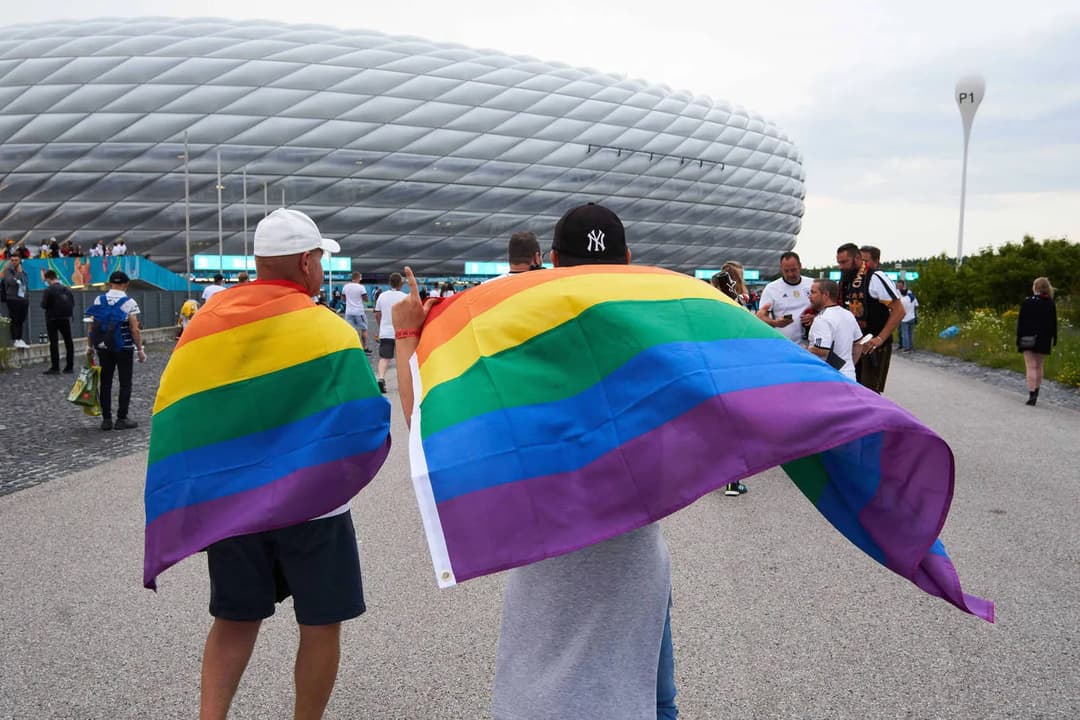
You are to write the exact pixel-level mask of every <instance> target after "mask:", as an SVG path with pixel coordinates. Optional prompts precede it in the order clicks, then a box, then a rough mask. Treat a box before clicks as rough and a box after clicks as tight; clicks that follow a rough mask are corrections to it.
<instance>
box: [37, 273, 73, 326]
mask: <svg viewBox="0 0 1080 720" xmlns="http://www.w3.org/2000/svg"><path fill="white" fill-rule="evenodd" d="M41 307H43V308H45V319H46V320H63V319H65V318H66V319H68V320H70V319H71V311H72V310H73V309H74V308H75V298H73V297H72V296H71V290H69V289H68V288H67V286H65V285H64V284H63V283H58V282H56V283H50V284H49V287H47V288H45V294H44V295H43V296H42V298H41Z"/></svg>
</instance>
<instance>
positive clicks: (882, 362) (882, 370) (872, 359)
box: [855, 338, 892, 393]
mask: <svg viewBox="0 0 1080 720" xmlns="http://www.w3.org/2000/svg"><path fill="white" fill-rule="evenodd" d="M891 360H892V338H889V340H888V341H887V342H886V343H885V344H884V345H882V346H881V347H879V348H878V349H877V350H875V351H874V352H872V353H870V354H869V355H863V356H862V358H861V359H860V360H859V364H858V365H856V366H855V368H856V369H857V370H858V371H859V372H858V373H857V377H858V380H859V384H860V385H862V386H863V387H868V388H870V389H871V390H873V391H874V392H876V393H881V392H885V380H886V378H888V376H889V362H890V361H891Z"/></svg>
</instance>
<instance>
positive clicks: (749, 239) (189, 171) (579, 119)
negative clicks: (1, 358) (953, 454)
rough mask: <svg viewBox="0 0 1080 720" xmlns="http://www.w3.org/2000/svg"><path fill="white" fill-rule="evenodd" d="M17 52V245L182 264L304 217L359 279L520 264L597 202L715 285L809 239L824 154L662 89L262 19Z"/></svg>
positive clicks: (62, 30)
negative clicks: (288, 216) (815, 156)
mask: <svg viewBox="0 0 1080 720" xmlns="http://www.w3.org/2000/svg"><path fill="white" fill-rule="evenodd" d="M0 38H2V39H0V237H3V238H14V239H16V240H18V239H23V240H25V241H26V244H27V245H28V246H31V247H36V245H37V243H39V242H40V241H41V239H42V238H48V237H56V238H58V239H60V240H65V239H69V238H70V239H72V240H73V241H74V242H76V243H78V244H80V245H81V246H83V247H84V248H85V247H89V246H90V245H92V244H94V243H95V242H96V241H97V240H98V239H105V240H106V241H112V240H115V239H116V238H118V237H123V238H124V239H125V242H126V244H127V246H128V247H129V248H130V251H131V252H134V253H137V254H139V255H143V256H147V255H148V256H150V257H151V258H152V259H153V260H154V261H156V262H158V263H161V264H163V265H165V266H166V267H168V268H170V269H172V270H178V271H179V270H183V268H184V267H185V258H186V257H187V254H188V247H189V243H188V242H187V240H188V238H190V252H191V253H192V254H202V255H204V256H205V255H213V256H215V257H216V256H217V255H218V253H219V252H220V253H223V254H229V255H239V254H243V253H245V250H246V249H247V248H248V243H249V242H250V236H251V232H252V231H253V229H254V225H255V223H257V222H258V220H259V219H261V218H262V217H263V215H264V214H265V212H266V211H267V210H272V209H274V208H276V207H278V206H281V205H283V204H284V205H287V206H289V207H293V208H296V209H300V210H303V211H305V212H307V213H308V214H310V215H311V216H312V217H313V218H314V219H315V220H316V222H317V223H318V224H319V227H320V229H321V230H322V232H323V234H324V235H326V236H327V237H332V238H334V239H336V240H338V241H339V242H340V243H341V245H342V254H343V255H346V256H348V257H350V258H352V266H353V267H354V268H356V269H360V270H364V271H374V272H383V271H386V270H388V269H396V268H400V267H401V266H402V265H403V264H405V263H406V262H408V263H410V264H412V265H413V267H414V268H415V269H416V270H417V272H418V273H424V274H427V275H434V274H454V275H457V274H462V273H463V272H464V263H466V262H469V261H497V260H502V259H504V257H505V251H506V239H507V238H508V236H509V234H510V233H511V232H513V231H515V230H520V229H529V230H532V231H534V232H536V233H537V235H539V236H540V237H541V238H542V239H541V243H542V245H543V246H544V247H547V243H549V242H550V233H551V230H552V228H553V227H554V225H555V222H556V221H557V220H558V218H559V217H560V216H561V215H562V213H563V212H564V211H565V210H566V209H567V208H569V207H571V206H572V205H575V204H579V203H581V202H585V201H595V202H600V203H603V204H605V205H607V206H609V207H610V208H612V209H613V210H615V211H616V212H617V213H618V214H619V216H620V217H621V218H622V219H623V222H624V224H625V225H626V227H627V236H628V238H629V242H630V245H631V247H632V249H633V252H634V260H635V262H641V263H648V264H654V265H661V266H664V267H668V268H672V269H676V270H682V271H686V272H693V271H694V270H695V269H700V268H711V267H718V266H719V265H720V264H721V263H722V262H723V261H724V260H727V259H731V258H734V259H738V260H740V261H742V262H743V264H744V265H746V266H747V267H749V268H754V267H758V268H768V269H769V270H772V269H773V268H774V267H775V265H776V258H777V256H778V254H779V253H780V252H781V251H784V250H788V249H791V248H792V247H793V246H794V244H795V240H796V236H797V234H798V232H799V229H800V224H801V218H802V214H803V198H804V195H805V191H804V173H803V167H802V159H801V156H800V154H799V152H798V149H797V148H796V147H795V146H794V144H793V143H792V142H791V141H790V140H789V139H788V138H787V137H786V136H784V135H783V133H781V132H780V130H779V129H778V128H777V127H776V126H775V125H773V124H771V123H769V122H767V121H765V120H764V119H763V118H761V117H759V116H758V115H756V114H754V113H752V112H750V111H748V110H745V109H743V108H741V107H739V106H736V105H731V104H728V103H726V102H721V101H714V100H711V99H709V98H706V97H701V96H694V95H691V94H688V93H686V92H674V91H671V90H670V89H668V88H666V87H663V86H659V85H652V84H648V83H646V82H643V81H641V80H632V79H627V78H624V77H620V76H616V75H610V74H603V73H600V72H596V71H592V70H586V69H579V68H573V67H568V66H566V65H561V64H557V63H548V62H542V61H539V60H536V59H533V58H528V57H520V56H511V55H506V54H502V53H498V52H495V51H488V50H474V49H469V48H465V47H462V46H459V45H451V44H441V43H433V42H428V41H425V40H420V39H417V38H411V37H392V36H387V35H383V34H379V33H374V32H368V31H352V30H337V29H333V28H328V27H322V26H310V25H305V26H290V25H283V24H278V23H271V22H264V21H253V22H236V21H225V20H210V19H183V20H182V19H167V18H151V19H146V18H139V19H103V20H95V21H88V22H53V23H44V24H34V25H21V26H12V27H7V28H5V29H4V32H3V33H2V34H0ZM185 140H186V142H185ZM219 158H220V161H219ZM219 168H220V169H219ZM219 173H220V175H219ZM219 177H220V181H219ZM185 178H187V181H185ZM185 182H187V186H186V187H187V189H185ZM186 223H190V231H189V232H190V234H188V232H187V231H186V230H185V227H186ZM245 226H246V227H245ZM219 240H220V243H221V244H220V246H219Z"/></svg>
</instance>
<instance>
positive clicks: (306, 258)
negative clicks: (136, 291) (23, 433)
mask: <svg viewBox="0 0 1080 720" xmlns="http://www.w3.org/2000/svg"><path fill="white" fill-rule="evenodd" d="M340 249H341V248H340V246H339V245H338V243H336V242H334V241H333V240H329V239H326V238H323V237H322V235H321V234H320V233H319V229H318V227H317V226H316V225H315V223H314V222H313V221H312V220H311V218H309V217H308V216H307V215H305V214H304V213H302V212H298V211H296V210H288V209H285V208H281V209H279V210H275V211H274V212H272V213H270V214H269V215H268V216H266V217H265V218H263V220H262V221H261V222H259V224H258V226H257V227H256V228H255V270H256V272H257V274H258V281H257V282H252V283H244V284H242V285H238V286H236V287H235V288H233V289H232V290H230V291H229V292H228V293H225V294H223V296H222V298H219V300H223V301H224V302H217V303H216V304H211V305H210V306H208V309H209V310H210V311H211V312H219V311H222V310H223V306H224V305H226V304H229V303H232V304H235V305H236V307H237V308H240V309H245V308H247V307H249V306H250V305H251V304H253V303H258V302H260V297H262V294H264V293H265V290H264V288H265V286H266V285H267V284H273V285H277V286H281V287H284V288H288V289H292V290H296V291H298V292H303V293H304V294H305V295H307V296H308V297H311V296H312V295H316V294H318V292H319V288H320V287H321V286H322V282H323V270H322V256H323V253H324V252H338V251H339V250H340ZM267 307H268V308H272V307H273V303H269V304H268V305H267ZM206 311H207V309H204V310H202V311H200V312H199V314H198V315H196V316H195V318H194V319H193V320H192V323H191V325H190V327H189V330H197V329H198V323H199V321H200V320H205V317H203V316H204V315H205V314H206ZM232 311H233V310H232V309H231V308H230V312H232ZM341 322H342V325H344V324H345V323H344V321H341ZM365 367H366V363H365ZM339 380H340V381H342V382H345V381H347V380H348V379H346V378H340V379H339ZM370 381H371V379H370V378H369V379H368V382H370ZM249 400H250V403H251V405H252V407H257V406H258V398H250V399H249ZM206 556H207V566H208V569H209V573H210V614H211V615H213V616H214V623H213V625H212V626H211V629H210V633H209V635H208V637H207V639H206V648H205V651H204V653H203V665H202V689H201V693H200V706H201V707H200V718H204V719H209V718H219V719H221V720H224V718H225V717H226V715H227V714H228V712H229V705H230V704H231V702H232V698H233V695H235V693H236V689H237V687H238V685H239V684H240V678H241V677H242V676H243V674H244V669H245V668H246V667H247V663H248V659H249V658H250V657H251V653H252V650H253V648H254V646H255V640H256V638H257V637H258V633H259V627H260V624H261V622H262V620H263V619H265V618H266V617H269V616H270V615H272V614H273V613H274V606H275V604H276V603H277V602H281V601H282V600H283V599H284V598H286V597H288V596H289V595H292V597H293V599H294V602H293V608H294V611H295V614H296V620H297V623H298V624H299V626H300V646H299V648H298V650H297V661H296V677H295V679H296V708H295V717H297V718H320V717H322V715H323V712H324V711H325V709H326V704H327V702H329V700H330V694H331V692H332V691H333V688H334V682H335V680H336V677H337V669H338V662H339V655H340V632H341V623H342V622H343V621H345V620H349V619H352V618H355V617H357V616H358V615H360V614H361V613H363V612H364V610H365V606H364V592H363V585H362V583H361V577H360V558H359V554H358V550H357V544H356V533H355V529H354V527H353V523H352V516H351V514H350V513H349V503H346V504H345V505H343V506H341V507H338V508H336V509H333V510H331V511H330V512H328V513H326V514H325V515H320V516H319V517H315V518H312V519H310V520H308V521H307V522H301V523H299V524H297V525H292V526H289V527H284V528H279V529H272V530H266V531H263V532H254V533H251V534H247V535H238V536H235V537H229V538H226V539H224V540H220V541H218V542H215V543H213V544H211V545H210V546H209V547H208V548H206ZM267 712H268V711H267Z"/></svg>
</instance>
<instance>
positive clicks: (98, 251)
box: [90, 245, 105, 257]
mask: <svg viewBox="0 0 1080 720" xmlns="http://www.w3.org/2000/svg"><path fill="white" fill-rule="evenodd" d="M104 255H105V248H104V246H102V245H94V246H93V247H91V248H90V257H102V256H104Z"/></svg>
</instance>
